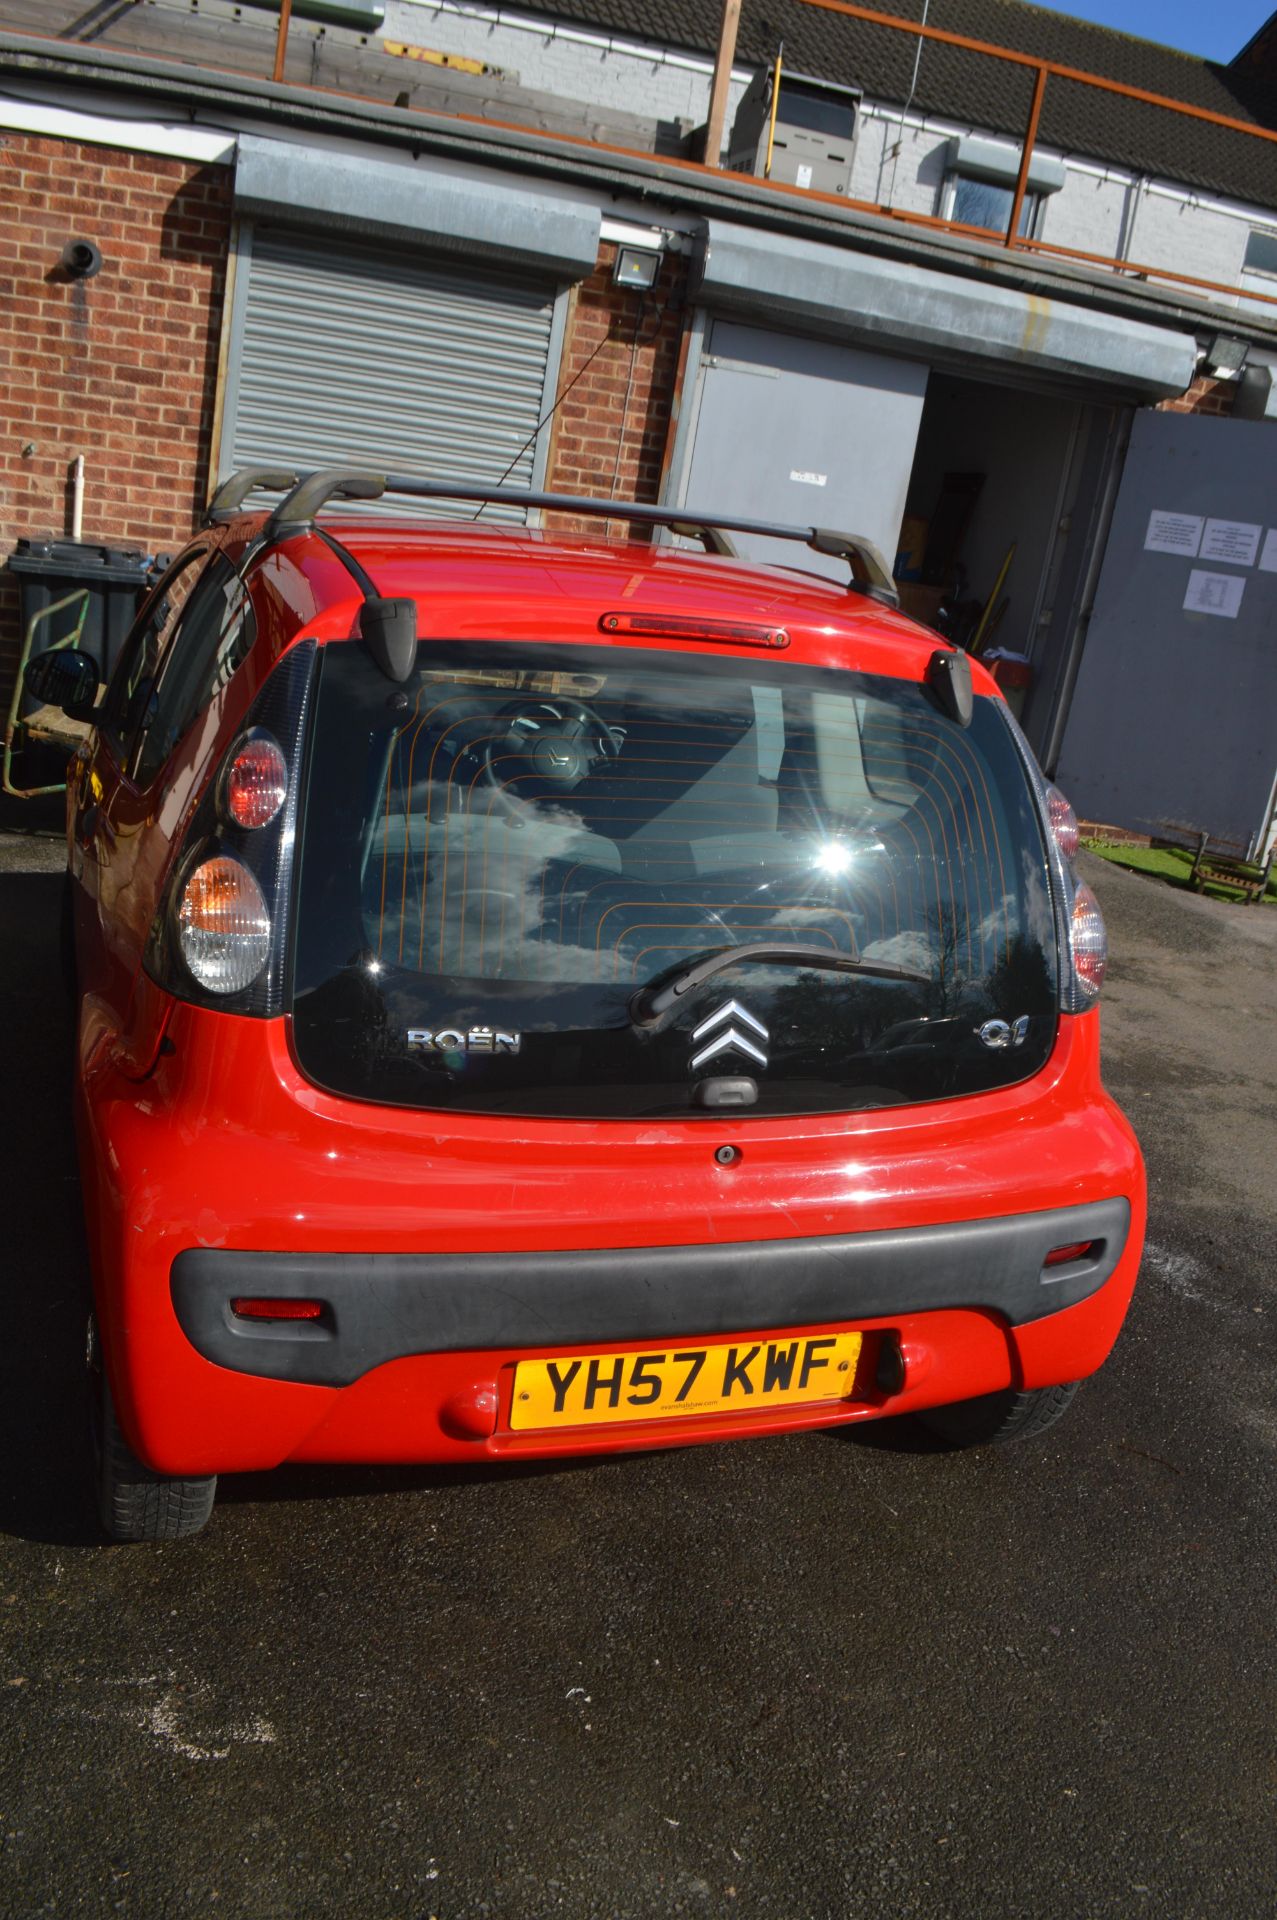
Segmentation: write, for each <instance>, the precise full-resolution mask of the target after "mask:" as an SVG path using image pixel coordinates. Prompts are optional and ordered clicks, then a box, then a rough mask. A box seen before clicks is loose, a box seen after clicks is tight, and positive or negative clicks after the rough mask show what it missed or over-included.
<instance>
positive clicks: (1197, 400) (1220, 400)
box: [1158, 379, 1237, 414]
mask: <svg viewBox="0 0 1277 1920" xmlns="http://www.w3.org/2000/svg"><path fill="white" fill-rule="evenodd" d="M1236 398H1237V382H1236V381H1235V380H1205V379H1202V380H1194V382H1193V384H1192V386H1191V387H1190V388H1189V389H1188V392H1187V393H1182V394H1181V395H1180V396H1179V399H1178V400H1161V401H1159V402H1158V412H1159V413H1214V414H1226V413H1231V412H1232V410H1233V402H1234V400H1236Z"/></svg>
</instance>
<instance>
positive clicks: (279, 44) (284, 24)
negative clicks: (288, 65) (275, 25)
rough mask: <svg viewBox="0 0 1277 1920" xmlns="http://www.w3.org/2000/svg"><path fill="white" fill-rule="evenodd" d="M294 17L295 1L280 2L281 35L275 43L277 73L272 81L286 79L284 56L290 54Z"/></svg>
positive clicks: (275, 72)
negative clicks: (292, 20)
mask: <svg viewBox="0 0 1277 1920" xmlns="http://www.w3.org/2000/svg"><path fill="white" fill-rule="evenodd" d="M292 17H293V0H280V6H279V35H278V38H277V39H276V41H275V71H274V73H273V74H272V75H271V79H272V80H282V79H283V77H284V56H285V54H286V53H287V52H288V23H289V21H290V20H291V19H292Z"/></svg>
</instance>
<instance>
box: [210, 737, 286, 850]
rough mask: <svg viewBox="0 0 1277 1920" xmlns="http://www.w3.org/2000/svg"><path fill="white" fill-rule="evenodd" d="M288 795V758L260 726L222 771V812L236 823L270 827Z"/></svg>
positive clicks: (247, 738) (230, 820) (235, 824)
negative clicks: (286, 758)
mask: <svg viewBox="0 0 1277 1920" xmlns="http://www.w3.org/2000/svg"><path fill="white" fill-rule="evenodd" d="M287 798H288V762H287V761H286V760H285V758H284V755H283V752H282V751H281V749H280V745H279V742H278V741H277V740H275V739H272V737H271V735H270V734H269V733H267V731H266V729H265V728H264V727H257V728H255V729H254V730H253V732H252V733H250V734H248V735H246V736H245V737H244V738H243V742H242V744H241V745H240V746H238V747H236V749H235V751H234V753H233V755H232V757H231V761H230V764H229V765H228V766H227V768H226V770H225V772H224V773H223V775H222V790H221V806H222V812H223V814H224V815H225V817H226V819H227V820H228V822H229V823H230V825H231V826H233V827H268V826H269V825H270V823H271V821H272V820H273V819H274V818H275V815H276V814H277V813H278V812H279V810H280V808H281V807H282V806H283V804H284V802H285V800H286V799H287Z"/></svg>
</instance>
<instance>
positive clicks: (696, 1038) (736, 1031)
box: [691, 1000, 768, 1073]
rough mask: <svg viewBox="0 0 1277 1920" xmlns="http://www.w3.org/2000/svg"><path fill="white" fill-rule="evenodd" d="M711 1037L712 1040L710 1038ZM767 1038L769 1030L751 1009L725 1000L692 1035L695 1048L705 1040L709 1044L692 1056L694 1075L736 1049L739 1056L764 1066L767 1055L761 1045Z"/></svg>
mask: <svg viewBox="0 0 1277 1920" xmlns="http://www.w3.org/2000/svg"><path fill="white" fill-rule="evenodd" d="M711 1035H712V1036H713V1038H710V1036H711ZM767 1038H768V1033H767V1029H766V1027H765V1026H764V1025H763V1023H762V1021H761V1020H756V1019H755V1018H754V1016H753V1014H752V1013H750V1011H749V1010H748V1008H746V1007H742V1005H741V1003H740V1001H739V1000H725V1001H724V1002H723V1005H722V1006H721V1007H719V1008H718V1010H717V1011H716V1012H715V1013H711V1014H710V1016H709V1018H708V1019H707V1020H702V1021H701V1024H700V1026H699V1027H696V1028H695V1029H694V1030H693V1032H692V1045H693V1046H694V1047H697V1046H699V1043H700V1042H701V1041H702V1040H703V1041H705V1042H706V1045H704V1046H701V1047H700V1050H699V1052H697V1053H694V1054H693V1055H692V1062H691V1065H692V1072H693V1073H695V1071H696V1069H697V1068H698V1067H703V1066H704V1065H705V1062H706V1061H707V1060H713V1059H715V1058H716V1057H717V1055H718V1054H720V1053H726V1052H727V1050H728V1049H729V1048H730V1047H735V1049H736V1051H737V1052H738V1053H743V1054H747V1055H748V1057H749V1058H750V1059H751V1060H754V1061H756V1062H757V1064H758V1065H759V1066H760V1067H765V1066H766V1065H767V1055H766V1054H765V1053H764V1052H763V1049H762V1047H761V1046H760V1045H759V1042H760V1041H765V1040H766V1039H767Z"/></svg>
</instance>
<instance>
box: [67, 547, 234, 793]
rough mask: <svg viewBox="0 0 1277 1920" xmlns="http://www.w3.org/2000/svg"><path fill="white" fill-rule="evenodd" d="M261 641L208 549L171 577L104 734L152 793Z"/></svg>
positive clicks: (143, 626)
mask: <svg viewBox="0 0 1277 1920" xmlns="http://www.w3.org/2000/svg"><path fill="white" fill-rule="evenodd" d="M255 637H256V625H255V622H254V619H253V612H252V606H251V603H250V601H249V598H248V594H247V592H246V590H245V588H244V585H243V582H242V581H241V580H240V578H239V576H238V574H237V572H236V570H235V568H234V567H233V566H231V564H230V562H229V561H228V560H226V559H225V558H224V557H223V556H222V555H221V554H214V555H213V556H212V558H211V559H210V558H209V555H208V551H207V549H206V548H200V549H199V550H198V551H196V552H195V553H193V554H189V555H187V556H185V557H183V558H182V559H181V560H179V561H178V563H177V565H176V566H174V567H173V568H172V569H170V571H169V572H168V573H167V574H166V575H165V576H164V578H163V580H161V582H160V583H159V585H158V587H157V588H156V589H155V591H154V593H153V594H152V595H151V598H150V599H149V601H148V602H147V604H146V605H145V607H144V608H143V610H142V613H141V616H140V617H139V619H138V621H137V624H136V625H135V626H134V628H133V631H132V632H131V634H130V635H129V637H128V639H127V640H126V642H125V644H124V650H123V652H122V653H121V655H120V658H119V660H118V662H117V664H116V668H115V672H114V674H113V675H112V677H111V681H110V685H109V686H108V688H107V695H106V700H105V702H104V703H103V707H102V716H101V726H102V729H103V731H104V732H105V733H106V734H107V735H108V737H109V738H110V740H111V741H112V743H113V745H114V748H115V752H116V757H117V759H118V760H119V763H120V765H121V766H122V767H125V768H127V769H128V770H129V771H130V773H131V776H132V778H133V780H134V781H135V782H136V783H137V785H138V786H140V787H146V786H149V784H150V783H151V781H152V780H153V779H154V778H155V776H156V774H157V773H158V772H159V771H160V769H161V767H163V766H164V764H165V762H166V761H167V760H168V758H169V756H170V755H171V754H172V752H173V750H174V748H175V747H176V746H177V745H178V743H179V742H180V741H181V740H182V739H183V737H184V736H185V734H186V733H187V732H188V731H189V729H190V727H191V725H192V723H193V722H194V720H195V719H196V717H197V716H198V715H199V714H200V713H201V712H202V711H203V709H204V707H205V706H207V704H208V702H209V701H210V700H211V699H212V698H213V696H214V695H215V694H216V693H218V692H220V691H221V689H222V687H224V686H225V685H226V683H227V681H228V680H229V679H230V678H231V676H232V675H233V673H234V672H235V670H236V668H237V667H238V666H239V665H240V664H241V662H242V661H243V660H244V659H245V658H246V657H247V654H248V652H249V650H250V649H251V647H252V644H253V641H254V639H255Z"/></svg>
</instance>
